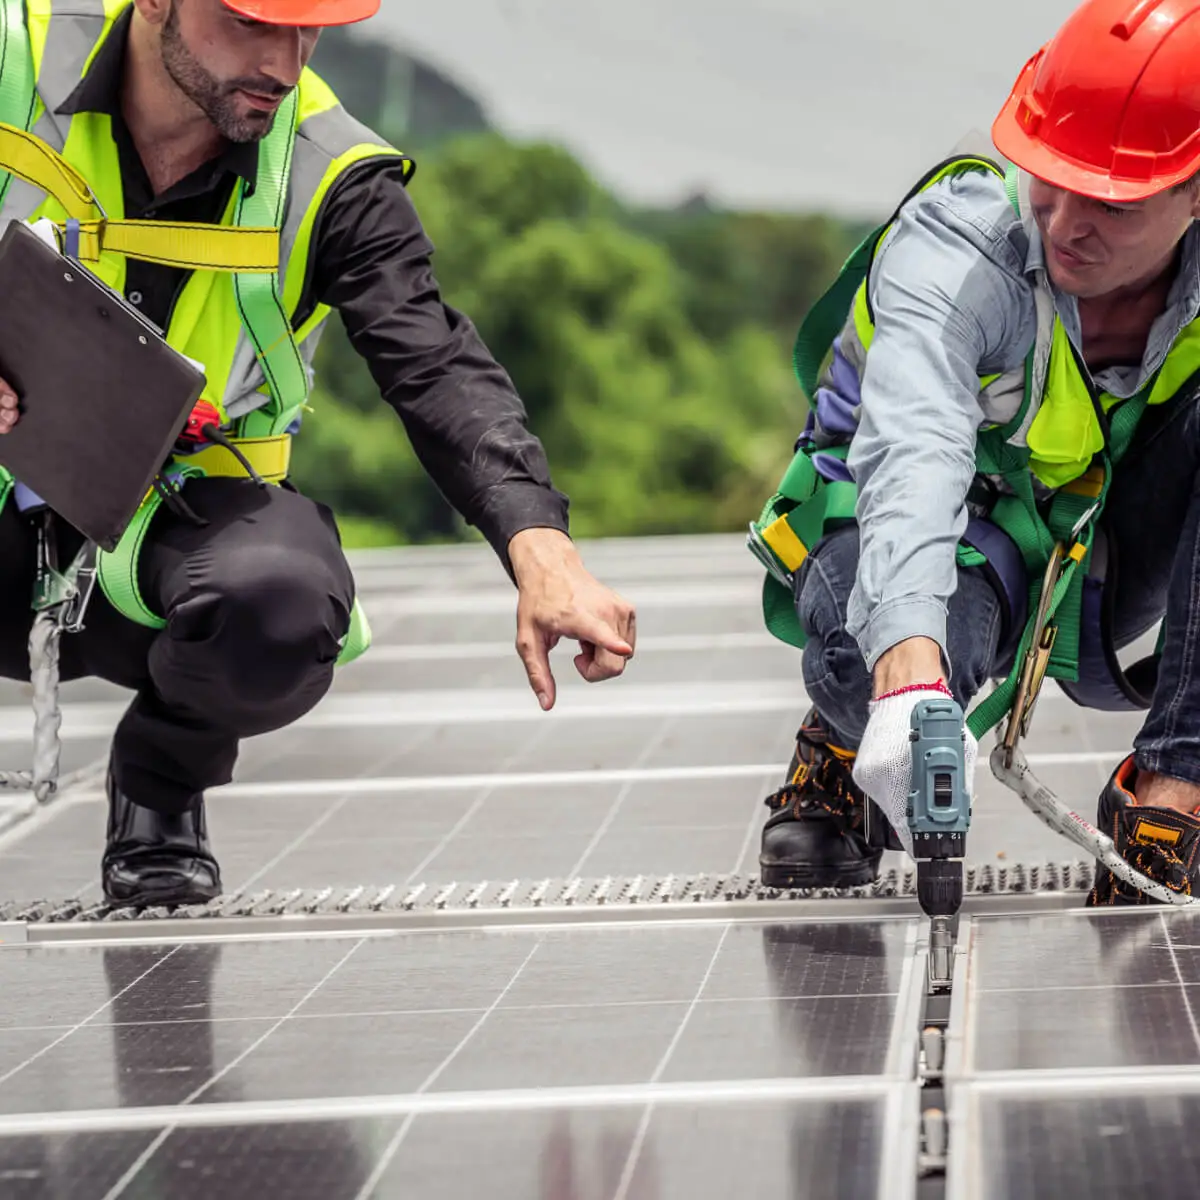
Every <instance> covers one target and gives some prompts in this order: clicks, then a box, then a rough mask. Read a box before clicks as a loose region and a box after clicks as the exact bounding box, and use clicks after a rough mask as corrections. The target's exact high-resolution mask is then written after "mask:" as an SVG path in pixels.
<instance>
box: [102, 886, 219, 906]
mask: <svg viewBox="0 0 1200 1200" xmlns="http://www.w3.org/2000/svg"><path fill="white" fill-rule="evenodd" d="M221 891H222V889H221V888H219V887H216V888H197V887H174V888H146V889H144V890H142V891H138V892H131V893H130V894H129V895H128V896H115V895H113V894H112V893H111V892H109V891H108V890H107V889H106V890H105V892H104V899H105V900H106V901H107V902H108V903H109V904H110V905H112V907H113V908H166V907H178V906H181V905H185V904H207V903H208V902H209V901H210V900H215V899H216V898H217V897H218V896H219V895H221Z"/></svg>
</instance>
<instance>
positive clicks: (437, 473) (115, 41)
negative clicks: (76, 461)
mask: <svg viewBox="0 0 1200 1200" xmlns="http://www.w3.org/2000/svg"><path fill="white" fill-rule="evenodd" d="M131 16H132V8H130V9H128V10H127V11H126V12H125V13H124V14H123V15H122V17H121V18H120V19H119V21H118V23H117V24H116V25H115V26H114V27H113V29H112V31H111V33H110V35H109V36H108V38H106V40H105V43H104V45H103V46H102V47H101V49H100V51H99V52H98V53H97V54H96V56H95V58H94V59H93V60H92V64H91V66H90V67H89V69H88V72H87V74H86V75H85V77H84V78H83V80H82V81H81V82H80V83H79V85H78V86H77V87H76V88H75V90H74V91H73V92H72V93H71V95H70V96H69V97H68V98H67V99H66V100H65V101H64V102H63V103H62V104H61V105H60V106H59V107H58V109H57V110H56V111H57V112H60V113H64V114H69V113H76V112H100V113H105V114H107V115H108V116H109V117H111V119H112V131H113V137H114V139H115V141H116V144H117V149H118V153H119V158H120V164H121V179H122V184H123V186H124V192H125V215H126V217H128V218H130V219H141V220H147V219H149V220H154V219H159V220H164V221H197V222H203V223H217V222H219V221H220V219H221V214H222V213H223V212H224V210H225V207H226V205H227V204H228V202H229V198H230V196H231V195H232V191H233V188H234V186H235V184H236V182H237V180H238V178H239V177H240V178H243V179H245V180H246V181H247V182H248V183H250V184H253V183H254V181H255V177H256V174H257V168H258V148H257V146H256V145H254V144H252V143H243V144H232V143H231V144H229V145H228V146H227V148H226V149H225V151H224V152H223V153H222V154H220V155H219V156H217V157H216V158H213V159H210V160H209V161H208V162H206V163H204V164H203V165H202V166H201V167H199V168H198V169H197V170H195V171H193V172H192V173H191V174H190V175H188V176H187V177H186V178H185V179H182V180H180V181H179V182H178V183H176V184H175V185H174V186H172V187H171V188H169V189H168V190H167V191H165V192H164V193H163V194H162V195H160V196H155V195H154V190H153V187H152V186H151V183H150V178H149V175H148V174H147V172H146V169H145V167H144V165H143V163H142V160H141V158H140V156H139V155H138V152H137V149H136V147H135V146H134V143H133V138H132V137H131V135H130V133H129V129H128V127H127V126H126V124H125V121H124V118H123V116H122V113H121V99H120V96H121V79H122V75H123V71H124V64H125V46H126V38H127V33H128V24H129V21H130V19H131ZM313 237H314V254H315V257H314V263H313V270H312V271H311V273H310V275H309V278H308V280H307V283H306V289H305V294H304V295H303V296H302V297H301V300H300V304H299V307H298V310H297V316H298V322H297V323H299V321H303V319H304V317H305V316H306V314H308V313H311V312H312V310H313V309H314V307H315V306H316V305H317V304H327V305H329V306H330V307H331V308H333V309H334V310H336V311H337V312H338V314H339V315H340V317H341V319H342V321H343V322H344V324H345V327H346V332H347V334H348V335H349V338H350V342H351V344H352V345H353V346H354V348H355V350H357V351H358V353H359V354H361V355H362V357H363V358H364V360H365V361H366V363H367V365H368V367H369V369H370V371H371V375H372V377H373V378H374V380H375V382H376V384H377V385H378V387H379V390H380V393H381V394H382V396H383V398H384V400H386V401H387V403H388V404H390V405H391V406H392V407H393V408H394V409H395V410H396V412H397V414H398V415H399V416H400V419H401V420H402V421H403V422H404V427H405V430H406V432H407V433H408V437H409V440H410V441H411V443H412V446H413V449H414V451H415V452H416V455H417V457H418V459H419V460H420V462H421V464H422V465H423V466H424V468H425V469H426V471H428V473H429V475H430V477H431V478H432V480H433V482H434V484H435V485H436V486H437V487H438V488H439V490H440V491H441V492H442V494H443V495H444V496H445V497H446V499H447V500H448V501H449V503H450V504H452V505H453V506H454V507H455V508H456V509H457V510H458V511H459V512H460V513H461V514H462V516H463V517H464V518H465V519H466V520H467V521H468V522H470V523H471V524H472V525H474V526H475V527H476V528H478V529H479V530H480V532H481V533H482V534H483V535H484V537H486V538H487V540H488V541H489V542H490V543H491V545H492V547H493V548H494V549H495V551H496V553H497V554H498V555H499V556H500V559H501V562H502V563H504V565H505V568H506V569H511V567H510V564H509V562H508V557H507V553H506V550H505V547H506V546H507V543H508V541H509V540H510V539H511V538H512V537H513V536H514V535H515V534H517V533H519V532H520V531H521V530H522V529H527V528H531V527H535V526H545V527H549V528H553V529H558V530H561V531H563V532H566V531H567V528H568V522H567V499H566V497H565V496H564V495H562V494H561V493H560V492H558V491H557V490H556V489H555V488H554V487H553V485H552V483H551V479H550V470H549V466H548V464H547V462H546V456H545V452H544V450H543V448H542V445H541V443H540V441H539V440H538V439H537V438H536V437H535V436H534V435H533V434H532V433H531V432H530V430H529V428H528V424H527V414H526V412H525V407H524V405H523V403H522V402H521V399H520V397H519V396H518V395H517V392H516V389H515V388H514V386H513V384H512V381H511V380H510V379H509V377H508V375H507V373H506V372H505V371H504V370H503V369H502V368H501V367H500V365H499V364H498V363H497V362H496V360H495V358H494V357H493V356H492V354H491V353H490V352H489V350H488V349H487V347H486V346H485V345H484V343H483V339H482V338H481V337H480V336H479V333H478V331H477V330H476V329H475V327H474V325H473V324H472V322H471V321H470V319H469V318H467V317H466V316H464V315H463V314H462V313H460V312H457V311H456V310H455V309H454V308H452V307H451V306H450V305H448V304H446V303H445V302H444V301H443V299H442V296H441V292H440V289H439V287H438V283H437V280H436V278H435V276H434V273H433V267H432V263H431V256H432V252H433V247H432V244H431V243H430V241H429V239H428V237H427V236H426V234H425V231H424V229H423V227H422V225H421V221H420V217H419V216H418V214H417V210H416V208H415V206H414V204H413V202H412V199H411V197H410V196H409V194H408V191H407V189H406V187H405V181H404V178H403V172H402V170H401V165H400V163H399V161H398V160H397V159H395V158H394V157H392V156H386V157H378V158H372V159H367V160H365V161H364V162H362V163H359V164H358V165H357V166H355V167H353V168H351V169H350V170H348V171H347V172H346V173H345V174H344V175H343V176H342V177H341V178H340V179H339V180H338V181H337V183H336V184H335V185H334V187H333V188H332V189H331V190H330V192H329V195H328V196H327V197H326V198H325V202H324V204H323V206H322V210H321V213H320V216H319V218H318V220H317V223H316V226H315V228H314V233H313ZM187 276H188V272H186V271H184V270H182V269H179V268H175V267H165V266H162V265H159V264H156V263H148V262H143V261H141V260H139V259H135V258H130V259H129V260H128V268H127V272H126V284H125V295H126V298H127V299H128V300H129V301H130V302H131V303H132V304H134V305H135V306H136V307H137V308H138V309H139V310H140V311H141V312H142V313H144V314H145V316H146V317H147V318H148V319H149V320H151V321H153V322H154V323H155V324H156V325H157V326H158V327H159V328H160V329H164V330H165V329H166V328H167V326H168V324H169V322H170V316H171V310H172V308H173V307H174V304H175V302H176V300H177V298H178V296H179V294H180V292H181V290H182V288H183V285H184V283H185V282H186V281H187Z"/></svg>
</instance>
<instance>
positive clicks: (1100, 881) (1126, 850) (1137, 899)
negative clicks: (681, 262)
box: [1087, 755, 1200, 908]
mask: <svg viewBox="0 0 1200 1200" xmlns="http://www.w3.org/2000/svg"><path fill="white" fill-rule="evenodd" d="M1136 779H1137V769H1136V767H1135V766H1134V761H1133V755H1130V756H1129V757H1128V758H1127V759H1125V761H1124V762H1122V763H1121V765H1120V766H1118V767H1117V769H1116V770H1115V771H1114V772H1113V773H1112V775H1111V777H1110V778H1109V781H1108V784H1107V786H1106V787H1105V789H1104V791H1103V792H1101V793H1100V803H1099V804H1098V805H1097V809H1096V828H1097V829H1099V830H1100V832H1101V833H1107V834H1108V836H1109V837H1110V838H1112V840H1113V845H1114V847H1115V848H1116V851H1117V853H1118V854H1119V855H1120V856H1121V857H1122V858H1123V859H1124V860H1125V861H1126V862H1127V863H1129V865H1130V866H1131V867H1133V868H1134V869H1135V870H1137V871H1140V872H1141V873H1142V874H1143V875H1145V876H1146V878H1147V879H1152V880H1154V882H1155V883H1161V884H1162V885H1163V886H1164V887H1166V888H1169V889H1170V890H1171V891H1173V892H1179V893H1181V894H1182V895H1185V896H1191V895H1193V894H1194V892H1195V891H1196V890H1197V885H1198V884H1200V862H1198V861H1197V858H1198V856H1200V817H1198V816H1197V815H1196V814H1195V813H1192V814H1188V813H1182V812H1177V811H1176V810H1175V809H1173V808H1147V807H1146V806H1145V805H1142V804H1139V803H1138V802H1137V799H1136V798H1135V796H1134V794H1133V787H1134V783H1135V781H1136ZM1161 903H1162V901H1161V900H1156V899H1154V897H1153V896H1147V895H1146V894H1145V893H1144V892H1140V891H1138V890H1137V888H1135V887H1133V886H1132V885H1130V884H1128V883H1126V882H1125V881H1124V880H1122V879H1118V878H1117V877H1116V876H1115V875H1114V874H1113V873H1112V872H1111V871H1110V870H1109V869H1108V868H1107V867H1106V866H1104V865H1103V864H1102V863H1097V864H1096V875H1095V880H1094V884H1093V887H1092V891H1091V894H1090V895H1089V896H1088V899H1087V907H1088V908H1100V907H1104V906H1118V907H1124V906H1127V905H1131V904H1161Z"/></svg>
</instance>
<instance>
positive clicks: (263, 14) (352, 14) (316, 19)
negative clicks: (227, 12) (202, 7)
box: [222, 0, 382, 26]
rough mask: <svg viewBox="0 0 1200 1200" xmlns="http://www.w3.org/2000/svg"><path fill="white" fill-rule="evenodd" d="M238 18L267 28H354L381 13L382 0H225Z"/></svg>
mask: <svg viewBox="0 0 1200 1200" xmlns="http://www.w3.org/2000/svg"><path fill="white" fill-rule="evenodd" d="M222 3H223V4H224V5H225V7H226V8H228V9H231V10H232V11H233V12H235V13H237V14H238V15H239V16H243V17H249V18H250V19H251V20H254V21H262V22H264V23H265V24H268V25H304V26H314V25H353V24H355V22H357V21H365V20H367V18H368V17H373V16H374V15H375V14H376V13H377V12H378V11H379V6H380V4H381V3H382V0H222Z"/></svg>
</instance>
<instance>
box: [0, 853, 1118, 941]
mask: <svg viewBox="0 0 1200 1200" xmlns="http://www.w3.org/2000/svg"><path fill="white" fill-rule="evenodd" d="M1093 870H1094V864H1093V863H1091V862H1086V861H1080V862H1046V863H1034V864H1026V863H1013V864H1012V865H1006V866H992V865H990V864H984V865H981V866H970V867H968V868H967V871H966V880H965V883H966V901H965V903H964V910H965V911H968V912H974V913H984V912H989V911H996V912H1016V911H1022V910H1029V911H1036V910H1045V909H1049V908H1064V907H1072V908H1074V907H1079V906H1080V905H1081V903H1082V901H1083V897H1084V895H1085V894H1086V893H1087V891H1088V890H1089V889H1090V887H1091V883H1092V874H1093ZM876 915H879V916H890V917H897V916H909V915H919V909H918V907H917V903H916V873H915V871H913V870H896V869H893V870H889V871H885V872H884V873H883V874H882V875H881V876H880V878H879V880H878V881H876V882H875V883H874V884H872V885H869V886H867V887H863V888H853V889H837V888H821V889H784V888H769V887H764V886H763V884H762V883H761V882H760V880H759V879H758V877H757V876H754V875H664V876H634V877H606V878H602V879H596V878H593V879H582V878H579V879H553V878H550V879H541V880H519V879H512V880H496V881H486V880H485V881H481V882H467V883H445V884H428V883H422V884H412V885H400V886H395V885H393V886H387V887H371V886H365V885H364V886H361V887H353V888H347V887H326V888H293V889H290V890H275V889H270V888H264V889H259V890H254V891H250V892H240V891H234V892H232V893H230V894H229V895H226V896H221V897H219V898H218V899H216V900H214V901H212V902H211V903H209V904H205V905H197V906H187V907H177V908H148V909H141V910H137V909H131V908H112V907H111V906H109V905H107V904H104V903H95V902H88V901H84V900H81V899H78V898H72V899H67V900H61V901H48V900H40V901H36V902H20V903H14V902H9V903H0V923H3V924H4V925H5V926H6V927H7V928H6V931H5V932H6V933H7V934H9V935H13V934H14V932H15V930H17V929H22V930H24V933H25V936H24V937H16V936H10V939H9V940H15V941H52V940H53V941H60V940H62V941H65V940H77V939H79V938H95V939H103V938H114V937H115V938H122V939H124V938H129V937H135V938H139V937H144V938H154V939H155V940H160V939H163V938H170V937H176V936H177V937H180V938H184V939H192V938H196V937H204V936H210V935H211V936H224V935H229V934H235V933H237V934H244V933H304V932H316V931H324V930H337V929H346V928H375V929H381V930H382V929H411V928H449V927H466V926H471V927H477V926H482V925H533V924H545V923H558V922H563V923H582V922H616V921H648V920H674V921H678V920H720V921H730V920H746V919H748V920H762V919H764V918H766V919H776V918H778V919H784V920H792V921H795V920H804V919H809V920H812V919H816V920H822V919H824V920H832V919H838V918H842V919H855V918H857V919H862V918H863V917H869V916H876Z"/></svg>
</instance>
